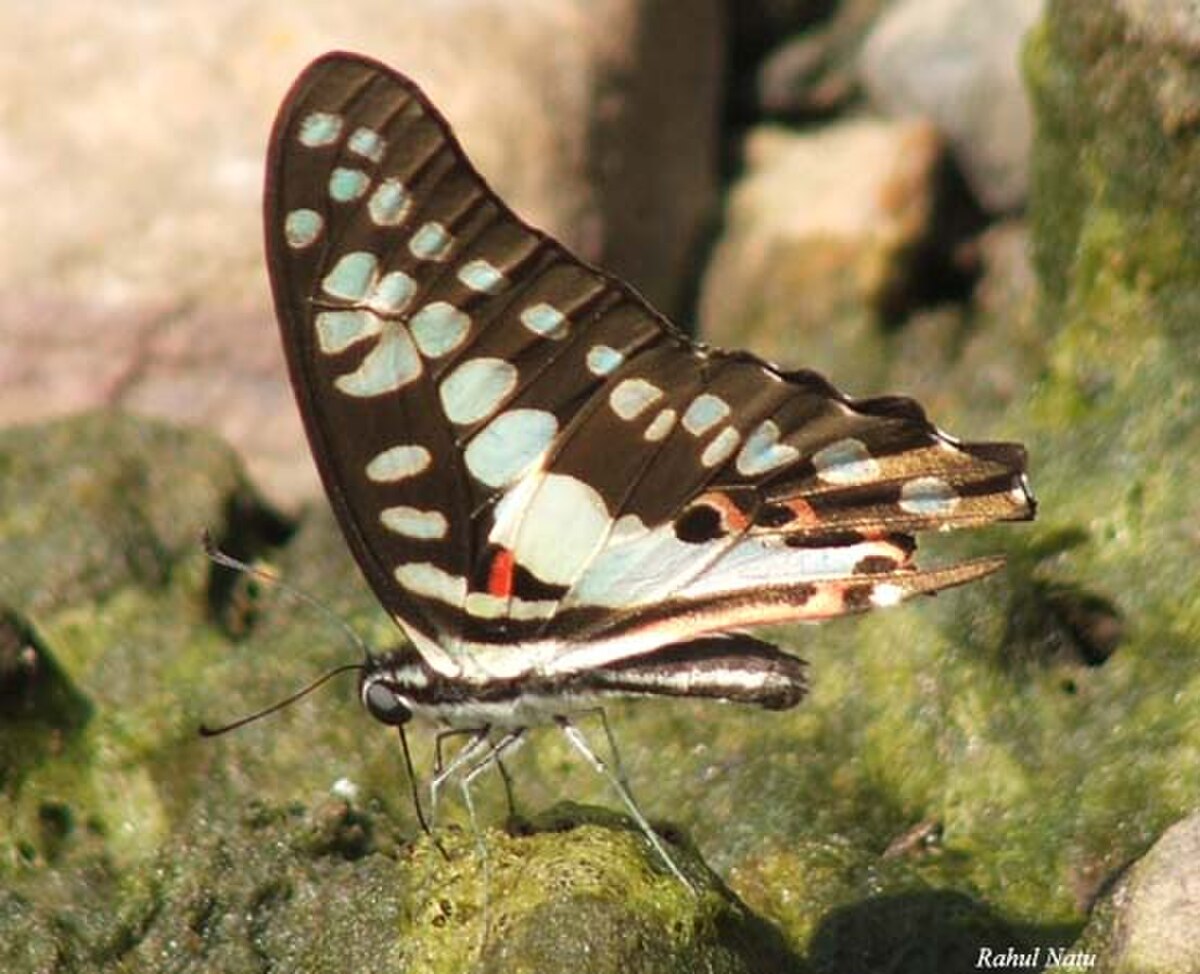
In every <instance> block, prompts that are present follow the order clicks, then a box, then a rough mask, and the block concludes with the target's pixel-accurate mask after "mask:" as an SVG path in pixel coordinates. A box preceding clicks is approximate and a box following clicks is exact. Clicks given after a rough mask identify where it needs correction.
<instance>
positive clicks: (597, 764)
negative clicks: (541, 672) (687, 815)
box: [556, 717, 696, 892]
mask: <svg viewBox="0 0 1200 974" xmlns="http://www.w3.org/2000/svg"><path fill="white" fill-rule="evenodd" d="M556 723H557V724H558V726H559V727H561V728H562V732H563V733H564V734H566V736H567V740H568V741H570V742H571V746H572V747H574V748H575V750H576V751H578V752H579V753H580V754H582V755H583V757H584V759H585V760H586V761H587V762H588V763H589V764H590V765H591V766H592V767H593V768H595V769H596V772H597V773H598V774H600V775H603V776H604V777H605V778H606V779H607V780H608V783H609V784H610V785H612V786H613V790H614V791H616V793H617V795H618V796H619V797H620V799H621V801H622V802H624V804H625V807H626V808H627V809H628V810H629V814H630V815H631V816H632V817H633V820H634V821H635V822H636V823H637V825H638V828H640V829H641V830H642V833H643V834H644V835H645V836H646V838H647V839H648V840H649V842H650V845H651V846H653V847H654V851H655V852H657V853H658V855H659V857H660V858H661V859H662V861H663V862H664V863H666V866H667V868H668V869H669V870H670V871H671V874H672V875H673V876H674V877H675V878H676V879H678V880H679V881H680V882H681V883H683V885H684V886H686V887H687V888H688V889H690V890H691V891H692V892H695V891H696V887H695V886H694V885H692V882H691V880H689V879H688V878H687V876H685V875H684V874H683V870H681V869H680V868H679V867H678V866H677V865H676V864H675V860H674V859H672V858H671V855H670V853H668V852H667V847H666V846H664V845H663V844H662V840H661V839H659V837H658V835H657V834H656V833H655V831H654V829H653V828H651V827H650V823H649V822H648V821H647V820H646V816H645V815H643V814H642V810H641V809H640V808H638V804H637V802H636V801H634V798H633V794H632V792H630V790H629V789H628V788H627V787H626V786H625V785H624V784H623V783H622V782H621V779H620V778H618V777H617V776H616V775H615V774H614V773H613V771H612V769H611V768H610V767H609V766H608V765H607V764H605V763H604V759H603V758H601V757H600V756H599V755H598V754H596V752H595V751H593V750H592V748H591V746H590V745H589V744H588V742H587V740H586V739H585V738H584V736H583V734H582V733H581V732H580V730H579V728H578V727H576V726H575V725H574V724H572V723H571V721H570V720H569V719H568V718H567V717H558V718H556Z"/></svg>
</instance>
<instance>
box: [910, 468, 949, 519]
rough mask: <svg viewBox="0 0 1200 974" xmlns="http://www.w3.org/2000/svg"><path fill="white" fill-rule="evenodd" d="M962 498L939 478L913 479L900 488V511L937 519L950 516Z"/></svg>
mask: <svg viewBox="0 0 1200 974" xmlns="http://www.w3.org/2000/svg"><path fill="white" fill-rule="evenodd" d="M961 499H962V498H960V497H959V496H958V492H957V491H956V490H955V489H954V488H953V487H951V486H950V485H949V484H948V483H946V481H944V480H942V479H941V478H940V477H915V478H914V479H912V480H910V481H908V483H906V484H905V485H904V486H903V487H901V488H900V505H899V506H900V510H902V511H907V512H908V513H909V514H917V515H926V516H929V517H938V516H944V515H946V514H950V513H951V512H952V511H953V510H954V509H955V508H956V507H958V504H959V501H960V500H961Z"/></svg>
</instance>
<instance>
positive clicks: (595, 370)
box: [587, 345, 625, 376]
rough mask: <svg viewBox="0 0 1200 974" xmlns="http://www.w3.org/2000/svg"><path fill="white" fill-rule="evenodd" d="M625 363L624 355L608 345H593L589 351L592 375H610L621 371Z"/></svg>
mask: <svg viewBox="0 0 1200 974" xmlns="http://www.w3.org/2000/svg"><path fill="white" fill-rule="evenodd" d="M624 361H625V356H624V355H622V354H621V353H620V352H618V351H617V350H616V349H615V348H609V347H608V346H607V345H593V346H592V347H591V348H589V349H588V353H587V367H588V371H589V372H591V373H592V375H598V376H606V375H609V374H610V373H612V372H615V371H616V370H617V369H619V368H620V367H621V363H622V362H624Z"/></svg>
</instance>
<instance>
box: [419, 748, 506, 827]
mask: <svg viewBox="0 0 1200 974" xmlns="http://www.w3.org/2000/svg"><path fill="white" fill-rule="evenodd" d="M491 730H492V729H491V727H478V728H475V729H474V730H471V731H468V732H467V733H469V734H470V737H469V739H468V740H467V743H466V744H464V745H463V746H462V747H461V748H459V749H458V751H457V752H455V754H454V757H452V758H451V759H450V762H449V763H448V764H446V765H445V766H440V765H441V754H440V741H439V748H438V750H439V754H438V758H437V763H438V765H439V767H438V769H437V771H436V772H435V773H434V775H433V777H432V778H431V779H430V781H429V823H430V825H431V826H432V827H433V828H437V814H438V795H439V794H440V792H441V790H442V786H443V785H444V784H445V783H446V782H447V781H448V780H450V779H451V778H453V777H455V776H456V775H457V774H458V773H459V771H461V770H462V769H463V768H464V767H467V766H469V765H472V764H473V762H474V761H476V760H477V759H478V757H479V755H480V754H482V753H483V752H485V751H488V750H489V749H491V747H492V742H491V739H490V737H489V734H490V733H491Z"/></svg>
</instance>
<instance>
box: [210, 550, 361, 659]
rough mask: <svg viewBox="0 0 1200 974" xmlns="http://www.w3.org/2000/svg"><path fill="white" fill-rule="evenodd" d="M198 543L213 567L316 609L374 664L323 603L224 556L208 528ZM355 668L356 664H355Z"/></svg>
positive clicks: (357, 639)
mask: <svg viewBox="0 0 1200 974" xmlns="http://www.w3.org/2000/svg"><path fill="white" fill-rule="evenodd" d="M200 543H201V545H203V546H204V554H205V555H207V556H208V559H209V561H211V562H212V563H213V564H214V565H220V566H221V567H222V568H229V569H231V570H233V571H235V572H241V573H242V574H243V575H249V576H250V577H251V578H257V579H258V580H259V581H262V582H266V583H267V584H268V585H274V586H276V587H277V588H278V589H280V591H283V592H286V593H287V594H288V595H290V596H291V597H292V598H294V599H298V600H299V601H301V602H303V603H304V604H305V605H307V606H309V607H310V608H313V609H316V610H317V612H319V613H320V614H321V615H323V616H324V617H325V618H326V619H328V620H329V621H330V622H332V623H333V624H334V625H336V626H337V627H338V628H339V629H341V630H342V632H344V633H345V634H346V636H347V637H348V638H349V640H350V642H352V643H353V644H354V646H355V647H356V648H357V649H358V650H359V651H360V652H361V653H362V654H363V660H364V662H365V663H366V664H367V665H370V664H371V663H372V662H374V659H375V657H374V655H373V654H372V653H371V648H370V647H369V646H368V645H367V644H366V642H365V641H364V640H363V638H362V636H360V635H359V634H358V633H357V632H355V631H354V629H353V628H351V626H350V624H349V623H348V622H346V620H345V619H343V618H342V617H341V616H339V615H338V614H337V613H336V612H334V611H333V609H331V608H329V606H327V605H326V604H325V603H324V602H320V601H318V600H317V599H315V598H313V597H312V596H311V595H309V594H308V593H307V592H302V591H301V590H300V589H298V588H296V587H295V586H293V585H289V584H288V583H287V582H285V581H284V580H283V579H282V578H280V577H279V576H278V575H276V574H275V573H273V572H269V571H267V570H266V569H265V568H257V567H255V566H254V565H250V564H247V563H246V562H244V561H242V560H241V559H239V558H234V557H233V555H229V554H226V553H225V552H224V551H222V550H221V549H220V548H218V547H217V545H216V543H215V542H214V541H213V539H212V535H211V534H209V532H208V528H205V529H204V530H203V531H201V532H200ZM355 665H356V666H357V665H358V664H355Z"/></svg>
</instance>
